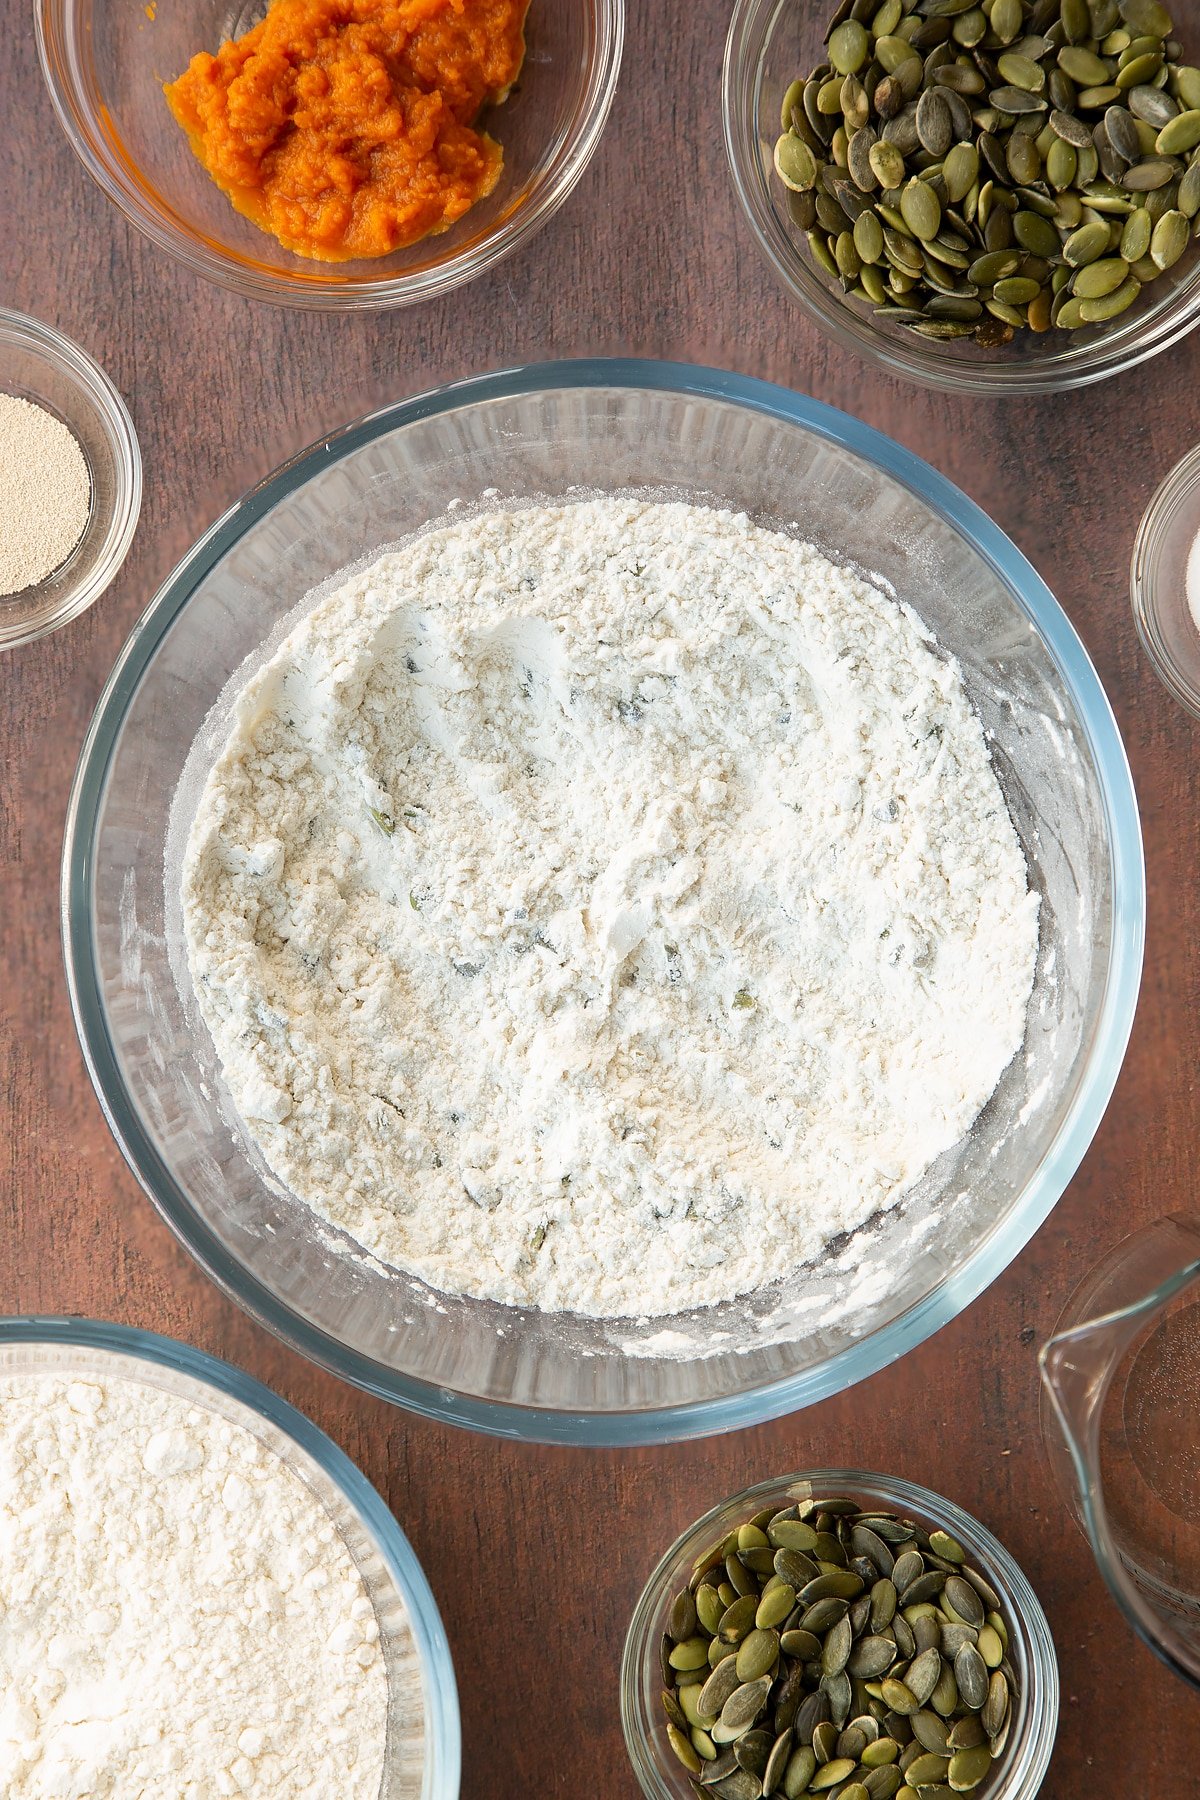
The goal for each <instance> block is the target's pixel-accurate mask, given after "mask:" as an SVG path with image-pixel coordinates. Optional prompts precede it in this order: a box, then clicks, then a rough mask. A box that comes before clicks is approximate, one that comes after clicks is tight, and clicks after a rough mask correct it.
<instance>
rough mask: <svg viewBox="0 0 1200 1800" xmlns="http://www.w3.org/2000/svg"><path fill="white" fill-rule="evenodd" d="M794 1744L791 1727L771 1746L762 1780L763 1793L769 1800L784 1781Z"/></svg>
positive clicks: (781, 1733)
mask: <svg viewBox="0 0 1200 1800" xmlns="http://www.w3.org/2000/svg"><path fill="white" fill-rule="evenodd" d="M792 1743H793V1733H792V1730H791V1727H790V1726H789V1727H787V1728H786V1729H785V1730H783V1731H781V1732H780V1733H779V1735H778V1737H777V1738H776V1739H775V1742H774V1743H773V1744H772V1746H771V1754H770V1755H769V1756H768V1757H767V1764H766V1768H765V1769H764V1770H763V1778H762V1791H763V1794H764V1796H766V1797H767V1800H770V1795H772V1794H773V1793H774V1792H775V1790H776V1788H777V1787H778V1786H779V1785H780V1783H781V1782H782V1780H783V1776H784V1771H785V1770H786V1768H787V1766H788V1760H789V1758H790V1757H791V1754H792Z"/></svg>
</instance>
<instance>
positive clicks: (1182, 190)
mask: <svg viewBox="0 0 1200 1800" xmlns="http://www.w3.org/2000/svg"><path fill="white" fill-rule="evenodd" d="M1176 205H1177V206H1178V208H1179V211H1180V212H1181V213H1182V214H1183V216H1184V218H1185V219H1194V218H1195V217H1196V215H1197V213H1200V157H1197V158H1196V159H1195V160H1194V161H1193V162H1192V163H1191V164H1190V165H1189V166H1188V168H1187V169H1185V170H1184V173H1183V175H1182V177H1181V178H1180V182H1179V194H1178V196H1177V199H1176Z"/></svg>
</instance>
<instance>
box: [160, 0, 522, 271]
mask: <svg viewBox="0 0 1200 1800" xmlns="http://www.w3.org/2000/svg"><path fill="white" fill-rule="evenodd" d="M527 5H528V0H274V4H273V5H272V6H271V8H270V10H269V12H268V13H267V16H266V18H265V19H264V20H263V21H262V23H261V24H259V25H255V26H254V28H253V29H252V30H250V31H248V32H246V33H245V35H244V36H243V37H240V38H237V39H236V40H235V41H234V42H232V43H224V44H222V45H221V47H220V49H219V50H218V51H217V54H216V55H215V56H210V55H209V54H208V52H207V51H201V52H200V54H199V55H197V56H194V57H193V58H192V60H191V62H190V63H189V65H188V67H187V68H186V69H185V70H184V72H183V74H182V75H181V76H180V77H179V79H178V80H177V81H173V82H170V83H169V84H168V85H167V86H166V87H165V88H164V90H163V91H164V93H165V94H166V97H167V102H168V104H169V105H170V108H171V111H172V112H173V113H174V115H175V117H176V119H177V120H178V121H179V123H180V125H182V126H183V129H184V130H185V131H186V132H187V135H188V140H189V142H190V143H191V146H192V149H193V151H194V152H195V154H196V156H197V157H198V158H199V160H200V161H201V163H203V165H204V167H205V168H206V169H207V171H208V173H209V174H210V175H211V176H212V178H213V180H214V181H215V182H216V184H217V186H218V187H219V188H221V189H222V191H223V192H224V193H226V194H228V195H229V198H230V200H231V201H232V202H233V204H234V206H235V207H236V208H237V210H238V212H240V213H244V214H245V216H246V217H247V218H248V219H252V220H253V221H254V223H255V224H256V225H258V226H261V228H262V229H263V230H264V231H269V232H270V233H271V235H272V236H273V237H276V238H278V240H279V242H280V243H281V244H282V245H283V246H284V247H285V249H288V250H294V251H296V252H298V253H299V255H301V256H311V257H316V258H318V259H320V260H321V261H325V262H341V261H345V260H347V259H348V258H351V257H366V256H386V255H387V254H388V253H389V251H392V250H397V249H400V248H402V247H403V246H404V245H406V244H414V243H416V242H417V240H418V239H419V238H423V237H426V236H427V235H428V234H429V233H430V232H435V231H445V230H446V229H447V227H448V226H450V225H453V224H454V222H455V220H456V219H461V218H462V216H463V214H464V213H465V212H466V211H467V210H468V209H469V208H470V207H472V206H474V204H475V202H476V201H477V200H479V199H481V198H482V197H483V196H484V195H485V194H490V193H491V191H492V189H493V188H494V187H495V185H496V183H497V182H498V181H499V179H500V171H501V168H502V166H503V162H504V153H503V151H502V150H501V148H500V146H499V144H497V143H496V142H495V141H494V140H493V139H492V138H490V137H488V136H487V134H486V133H485V132H480V131H476V130H475V129H474V123H475V120H476V119H477V117H478V116H479V113H480V112H481V111H482V109H483V108H484V107H485V106H487V105H492V104H495V103H496V102H497V101H500V100H503V99H504V98H505V97H506V96H507V94H508V90H509V89H510V88H511V86H512V84H513V82H514V81H515V80H516V78H517V75H518V73H519V71H520V67H521V61H522V58H523V57H524V54H525V40H524V22H525V12H526V8H527Z"/></svg>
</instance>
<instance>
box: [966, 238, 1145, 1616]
mask: <svg viewBox="0 0 1200 1800" xmlns="http://www.w3.org/2000/svg"><path fill="white" fill-rule="evenodd" d="M1128 274H1129V264H1128V263H1127V262H1125V261H1124V259H1123V258H1122V257H1120V256H1103V257H1101V258H1100V260H1099V262H1094V263H1088V265H1087V267H1086V268H1083V269H1080V270H1078V271H1077V273H1076V276H1075V279H1074V281H1073V282H1072V283H1071V291H1072V293H1074V294H1075V295H1076V296H1077V297H1078V298H1079V299H1080V300H1098V299H1099V298H1100V296H1101V295H1102V294H1111V293H1113V292H1114V291H1115V290H1116V289H1117V288H1119V287H1120V285H1121V283H1122V282H1123V281H1124V280H1125V278H1126V276H1127V275H1128ZM978 1604H979V1602H978V1597H976V1605H978ZM979 1612H980V1619H981V1620H982V1617H983V1608H982V1607H980V1609H979Z"/></svg>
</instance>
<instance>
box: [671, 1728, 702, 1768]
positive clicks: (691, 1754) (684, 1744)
mask: <svg viewBox="0 0 1200 1800" xmlns="http://www.w3.org/2000/svg"><path fill="white" fill-rule="evenodd" d="M667 1742H668V1743H669V1744H670V1746H671V1748H672V1750H673V1751H674V1752H675V1755H676V1756H677V1757H678V1758H679V1761H680V1762H681V1763H682V1764H683V1766H684V1768H685V1769H686V1770H687V1771H688V1773H689V1774H691V1775H698V1774H699V1773H700V1771H701V1769H702V1768H703V1767H704V1764H703V1762H702V1761H701V1759H700V1757H699V1755H698V1753H697V1751H696V1750H695V1748H694V1747H693V1744H692V1741H691V1739H690V1738H689V1737H688V1736H687V1735H686V1733H685V1732H682V1731H681V1730H680V1729H679V1727H678V1725H668V1726H667Z"/></svg>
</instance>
